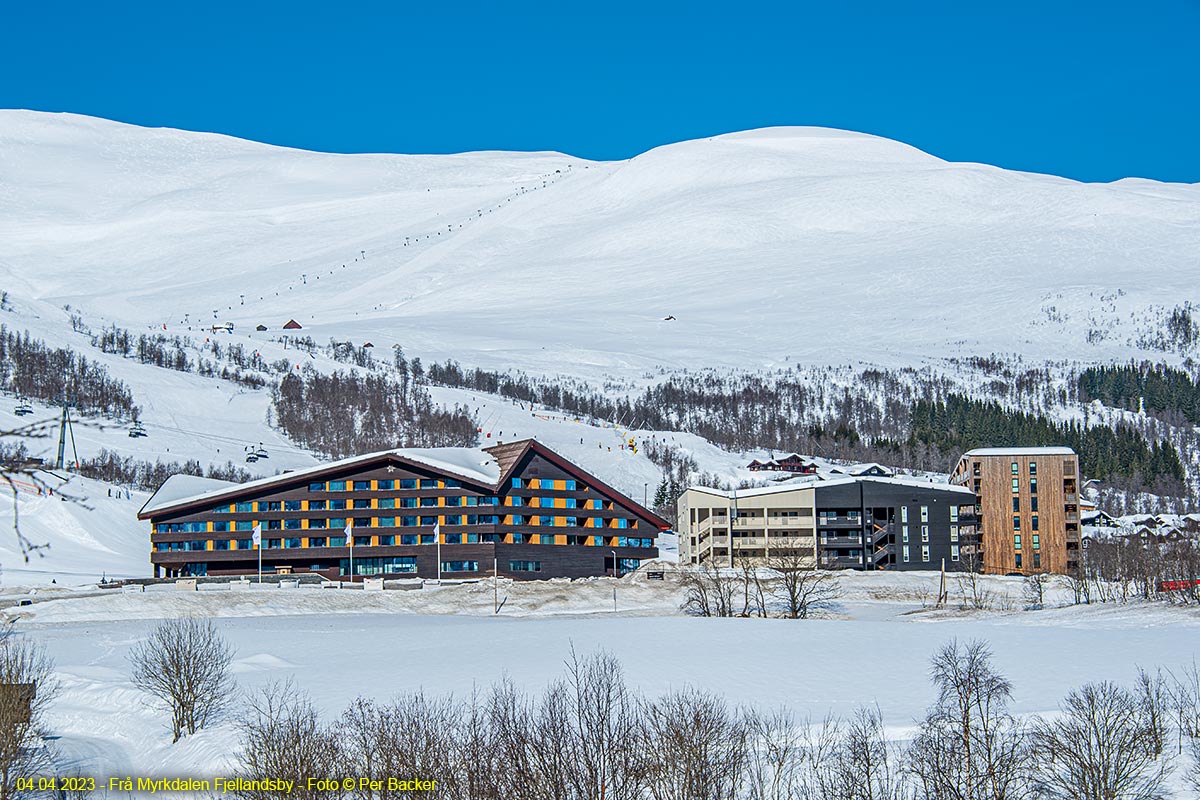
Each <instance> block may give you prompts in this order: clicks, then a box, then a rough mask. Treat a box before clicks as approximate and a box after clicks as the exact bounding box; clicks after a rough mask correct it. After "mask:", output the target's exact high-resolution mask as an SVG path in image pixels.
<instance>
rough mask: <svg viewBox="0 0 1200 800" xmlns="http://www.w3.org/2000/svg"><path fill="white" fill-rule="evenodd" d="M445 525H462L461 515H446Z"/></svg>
mask: <svg viewBox="0 0 1200 800" xmlns="http://www.w3.org/2000/svg"><path fill="white" fill-rule="evenodd" d="M446 524H447V525H462V517H461V516H460V515H458V514H451V515H450V516H448V517H446Z"/></svg>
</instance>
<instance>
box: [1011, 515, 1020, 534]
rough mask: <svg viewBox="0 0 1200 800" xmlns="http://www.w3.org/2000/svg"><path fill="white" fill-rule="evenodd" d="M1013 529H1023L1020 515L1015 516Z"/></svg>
mask: <svg viewBox="0 0 1200 800" xmlns="http://www.w3.org/2000/svg"><path fill="white" fill-rule="evenodd" d="M1013 530H1014V531H1019V530H1021V518H1020V517H1013Z"/></svg>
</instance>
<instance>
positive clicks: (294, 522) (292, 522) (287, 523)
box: [283, 519, 300, 531]
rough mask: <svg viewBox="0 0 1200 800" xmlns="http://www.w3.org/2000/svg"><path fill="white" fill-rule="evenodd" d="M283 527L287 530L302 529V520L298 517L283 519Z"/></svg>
mask: <svg viewBox="0 0 1200 800" xmlns="http://www.w3.org/2000/svg"><path fill="white" fill-rule="evenodd" d="M283 529H284V530H285V531H298V530H300V520H298V519H285V520H284V521H283Z"/></svg>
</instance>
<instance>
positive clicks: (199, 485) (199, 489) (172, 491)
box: [141, 475, 242, 513]
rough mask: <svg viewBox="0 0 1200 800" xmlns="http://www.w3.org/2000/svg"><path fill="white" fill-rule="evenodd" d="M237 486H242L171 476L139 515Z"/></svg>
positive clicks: (189, 476)
mask: <svg viewBox="0 0 1200 800" xmlns="http://www.w3.org/2000/svg"><path fill="white" fill-rule="evenodd" d="M239 485H242V484H237V483H234V482H232V481H222V480H218V479H216V478H201V477H198V476H196V475H172V476H171V477H169V478H167V479H166V480H165V481H163V485H162V486H160V487H158V491H157V492H155V493H154V494H153V495H152V496H151V497H150V499H149V500H147V501H146V505H144V506H142V511H141V513H149V512H151V511H157V510H158V509H160V508H164V507H166V506H170V505H174V504H175V503H178V502H179V501H181V500H187V499H189V498H192V497H198V496H200V495H204V494H208V493H210V492H214V493H215V492H219V491H221V490H223V489H229V488H231V487H234V486H239Z"/></svg>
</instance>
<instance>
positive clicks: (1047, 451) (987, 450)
mask: <svg viewBox="0 0 1200 800" xmlns="http://www.w3.org/2000/svg"><path fill="white" fill-rule="evenodd" d="M963 455H968V456H1073V455H1075V451H1074V450H1072V449H1071V448H1069V447H976V448H975V449H974V450H968V451H967V452H966V453H964V454H963Z"/></svg>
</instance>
